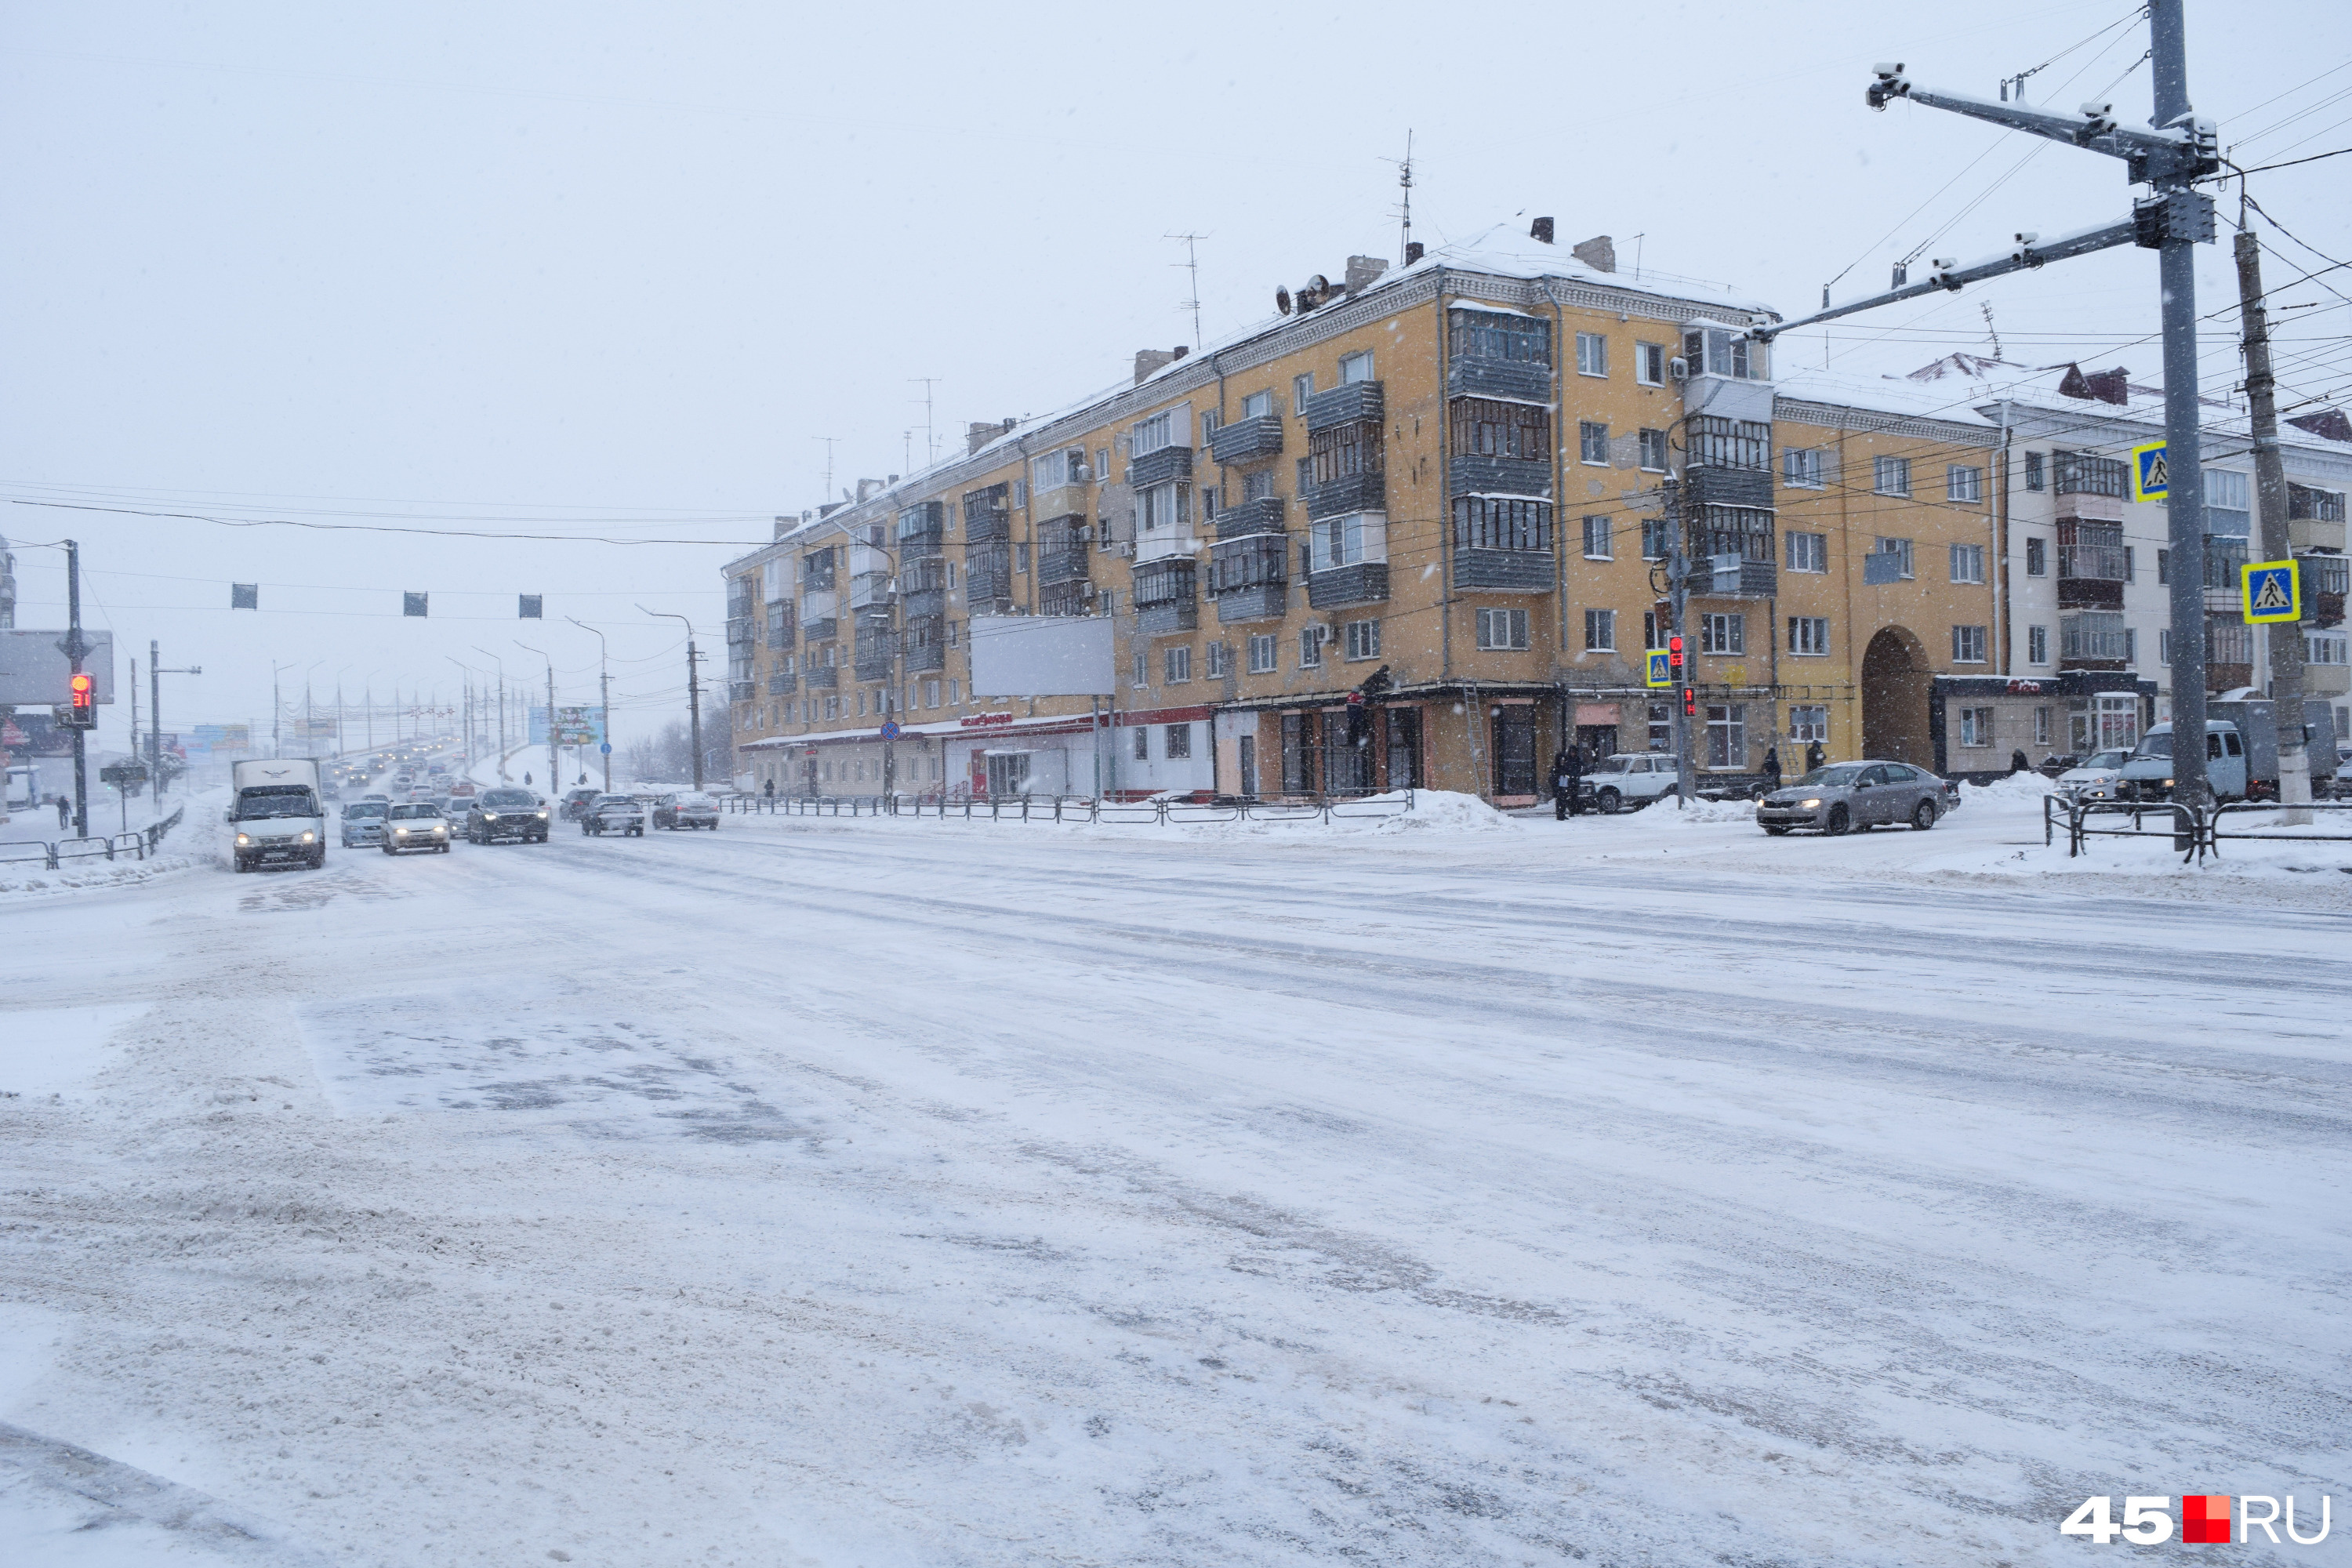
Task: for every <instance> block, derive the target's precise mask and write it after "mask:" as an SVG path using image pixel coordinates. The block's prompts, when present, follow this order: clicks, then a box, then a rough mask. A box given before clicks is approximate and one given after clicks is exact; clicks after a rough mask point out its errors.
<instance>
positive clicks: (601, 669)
mask: <svg viewBox="0 0 2352 1568" xmlns="http://www.w3.org/2000/svg"><path fill="white" fill-rule="evenodd" d="M563 618H564V619H565V620H567V621H571V622H572V625H573V626H578V627H579V628H580V629H581V630H582V631H583V632H596V691H597V709H596V727H597V728H598V729H600V730H602V731H604V739H603V741H602V742H600V744H602V745H603V747H604V793H605V794H606V795H610V794H612V793H613V672H612V667H611V665H610V663H609V662H608V661H607V660H606V658H605V657H604V655H605V645H604V633H603V632H597V631H596V628H595V627H594V626H590V625H589V624H588V623H587V622H585V621H583V620H578V619H575V618H574V617H572V616H564V617H563Z"/></svg>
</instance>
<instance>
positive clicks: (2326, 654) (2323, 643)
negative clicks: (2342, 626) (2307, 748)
mask: <svg viewBox="0 0 2352 1568" xmlns="http://www.w3.org/2000/svg"><path fill="white" fill-rule="evenodd" d="M2346 647H2347V644H2346V639H2345V634H2343V633H2342V632H2305V633H2304V634H2303V662H2304V663H2305V664H2342V663H2344V662H2345V658H2346ZM2341 738H2342V737H2340V736H2339V737H2338V739H2339V740H2340V739H2341Z"/></svg>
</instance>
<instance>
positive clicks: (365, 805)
mask: <svg viewBox="0 0 2352 1568" xmlns="http://www.w3.org/2000/svg"><path fill="white" fill-rule="evenodd" d="M390 809H391V803H390V802H388V801H381V800H355V801H353V802H352V803H351V804H350V805H346V806H344V807H343V847H344V848H346V849H352V848H356V847H358V846H360V845H362V844H381V843H383V816H384V813H385V812H386V811H389V810H390Z"/></svg>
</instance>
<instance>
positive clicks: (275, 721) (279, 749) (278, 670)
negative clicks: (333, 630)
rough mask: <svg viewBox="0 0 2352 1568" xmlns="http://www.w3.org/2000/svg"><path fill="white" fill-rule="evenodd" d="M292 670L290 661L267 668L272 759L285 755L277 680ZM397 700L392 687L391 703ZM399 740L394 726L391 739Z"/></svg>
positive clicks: (282, 702)
mask: <svg viewBox="0 0 2352 1568" xmlns="http://www.w3.org/2000/svg"><path fill="white" fill-rule="evenodd" d="M291 668H294V662H293V660H291V659H289V660H287V661H286V662H285V663H284V664H277V663H273V664H271V665H270V667H269V754H270V755H271V756H273V757H282V756H284V755H285V754H286V701H285V699H284V698H282V697H280V696H279V695H278V676H280V675H282V674H283V673H285V672H286V671H287V670H289V669H291ZM399 700H400V689H399V688H398V687H394V688H393V701H394V703H397V702H398V701H399ZM399 738H400V736H399V733H398V730H397V726H396V725H395V728H394V734H393V739H394V740H395V741H396V740H398V739H399Z"/></svg>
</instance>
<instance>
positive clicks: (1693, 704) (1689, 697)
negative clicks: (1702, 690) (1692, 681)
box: [1683, 686, 1698, 719]
mask: <svg viewBox="0 0 2352 1568" xmlns="http://www.w3.org/2000/svg"><path fill="white" fill-rule="evenodd" d="M1697 716H1698V688H1697V687H1696V686H1685V687H1684V688H1683V717H1684V718H1685V719H1695V718H1696V717H1697Z"/></svg>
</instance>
